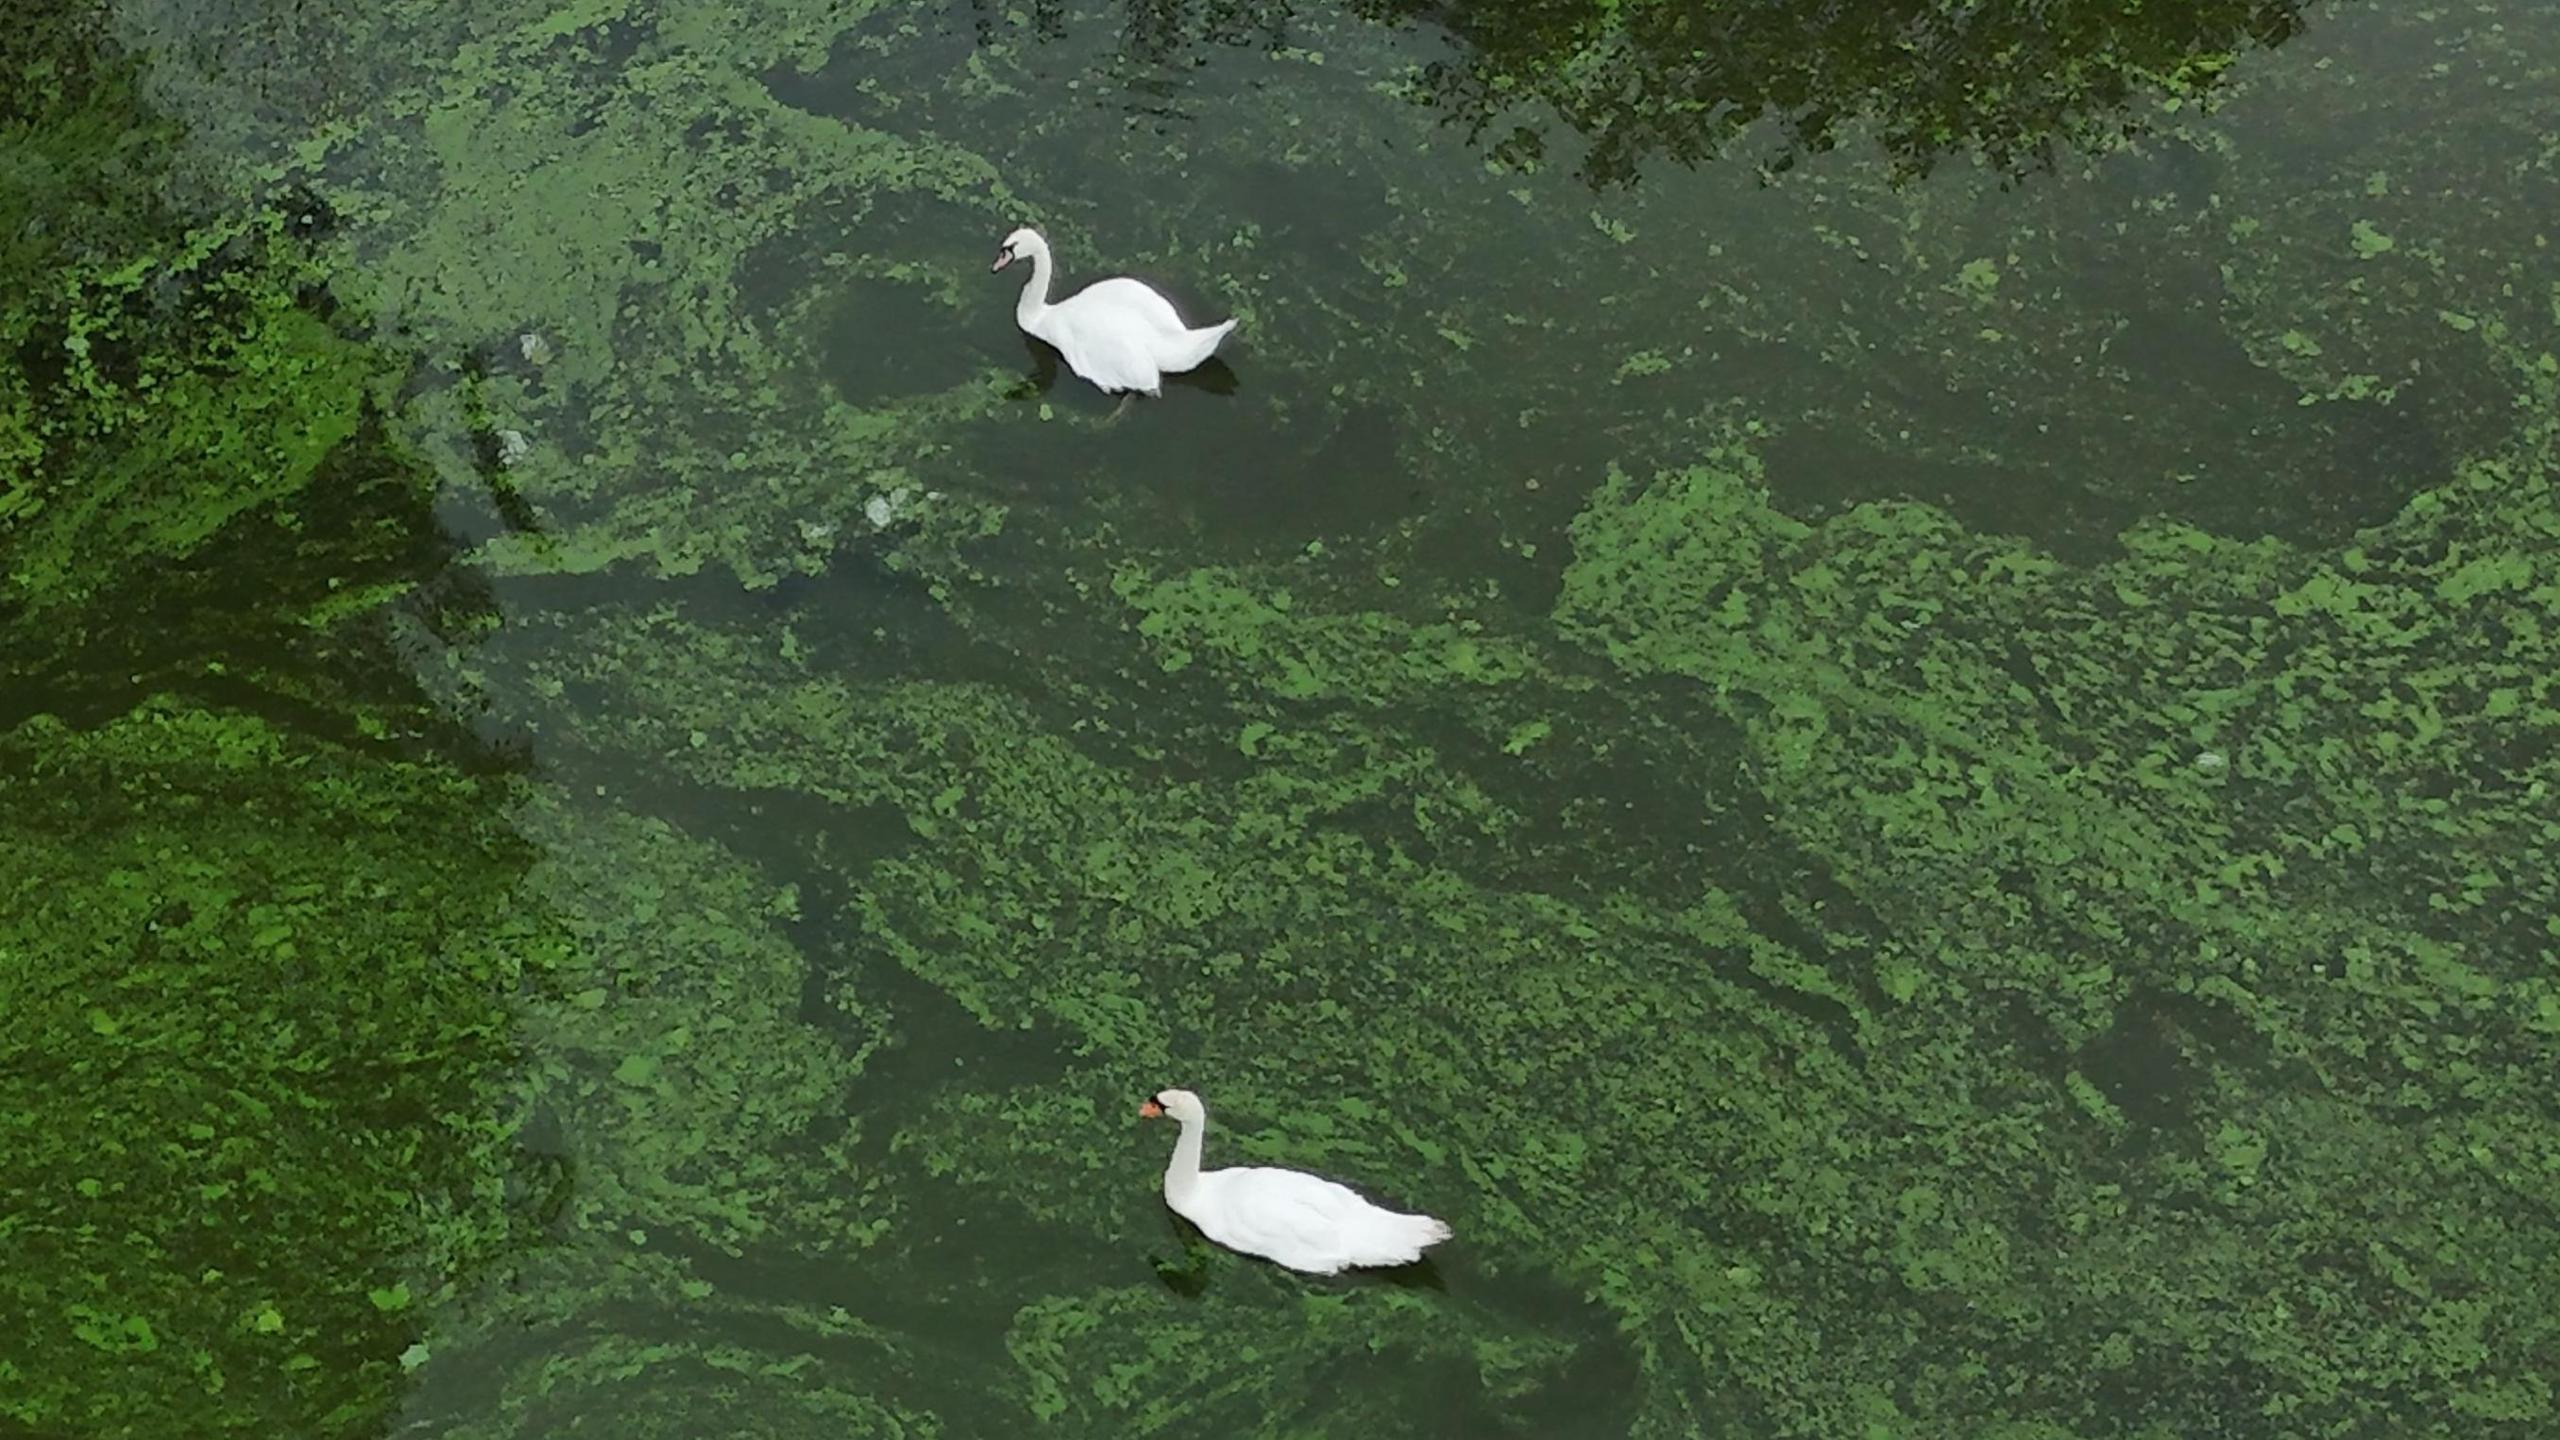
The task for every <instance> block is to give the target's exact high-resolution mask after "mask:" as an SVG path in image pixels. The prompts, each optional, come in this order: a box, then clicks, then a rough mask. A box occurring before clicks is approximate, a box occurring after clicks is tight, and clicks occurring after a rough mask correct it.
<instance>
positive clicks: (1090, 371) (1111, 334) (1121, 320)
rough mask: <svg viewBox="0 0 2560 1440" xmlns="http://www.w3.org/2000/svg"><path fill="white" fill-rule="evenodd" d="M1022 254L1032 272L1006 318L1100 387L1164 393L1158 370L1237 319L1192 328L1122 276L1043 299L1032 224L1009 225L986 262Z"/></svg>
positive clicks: (1200, 348)
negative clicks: (1053, 299)
mask: <svg viewBox="0 0 2560 1440" xmlns="http://www.w3.org/2000/svg"><path fill="white" fill-rule="evenodd" d="M1024 256H1029V257H1030V259H1031V278H1030V279H1029V280H1027V281H1025V282H1023V286H1022V298H1021V299H1020V300H1017V301H1015V302H1014V306H1013V318H1014V321H1015V323H1017V324H1019V325H1020V326H1021V327H1022V329H1023V333H1024V334H1027V335H1031V336H1033V337H1035V338H1038V339H1041V340H1046V341H1048V342H1049V343H1050V344H1051V345H1054V346H1056V347H1057V350H1058V353H1059V354H1061V355H1064V356H1065V357H1067V368H1068V369H1070V370H1073V371H1075V372H1076V373H1077V374H1078V375H1081V376H1083V377H1084V378H1086V379H1087V380H1090V381H1092V382H1093V383H1094V384H1096V385H1098V386H1100V387H1101V388H1102V392H1103V393H1104V394H1106V395H1109V394H1116V393H1118V392H1120V391H1123V390H1142V391H1145V392H1146V393H1147V394H1149V395H1161V394H1163V393H1164V377H1165V376H1167V375H1172V374H1179V373H1181V372H1182V371H1185V370H1188V369H1190V368H1192V367H1193V366H1195V365H1198V364H1199V363H1200V362H1201V361H1203V360H1206V359H1208V358H1209V352H1210V351H1212V350H1215V349H1217V348H1218V342H1219V341H1221V340H1224V339H1226V338H1227V332H1228V331H1230V330H1233V329H1234V328H1236V322H1234V321H1233V320H1229V321H1227V322H1226V323H1225V324H1223V325H1211V326H1209V327H1207V328H1206V329H1201V330H1194V329H1192V328H1190V327H1189V326H1187V325H1185V324H1183V323H1182V316H1181V315H1180V314H1179V313H1177V312H1176V311H1175V310H1174V308H1173V302H1172V301H1170V300H1167V299H1166V298H1164V297H1163V296H1162V295H1159V294H1157V293H1156V292H1155V291H1154V290H1153V289H1152V288H1150V287H1149V286H1147V285H1144V284H1141V283H1140V282H1138V281H1135V280H1131V279H1129V278H1127V277H1125V276H1123V277H1120V278H1116V279H1111V280H1097V281H1095V282H1093V283H1092V284H1090V285H1088V286H1086V287H1085V288H1083V289H1082V290H1079V291H1077V292H1076V293H1075V294H1073V295H1070V296H1068V297H1067V298H1066V299H1064V300H1061V301H1059V302H1058V303H1057V304H1055V305H1052V304H1050V303H1049V242H1048V241H1046V240H1043V239H1041V238H1040V232H1039V231H1037V230H1016V231H1014V232H1013V233H1012V234H1010V235H1007V236H1006V237H1004V248H1003V249H1001V250H998V251H997V252H996V263H995V264H994V265H992V266H990V267H988V268H989V269H991V270H1002V269H1003V268H1004V267H1006V266H1007V265H1010V264H1012V263H1013V262H1014V261H1016V260H1020V259H1022V258H1023V257H1024Z"/></svg>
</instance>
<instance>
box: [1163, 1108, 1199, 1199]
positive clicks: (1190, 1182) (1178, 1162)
mask: <svg viewBox="0 0 2560 1440" xmlns="http://www.w3.org/2000/svg"><path fill="white" fill-rule="evenodd" d="M1208 1131H1209V1121H1208V1117H1206V1116H1203V1117H1201V1118H1200V1119H1197V1120H1185V1121H1183V1122H1182V1138H1181V1139H1180V1140H1177V1141H1175V1142H1174V1145H1173V1163H1172V1164H1170V1165H1167V1166H1165V1167H1164V1198H1165V1199H1167V1200H1170V1201H1174V1202H1177V1203H1179V1202H1180V1201H1181V1199H1182V1197H1184V1196H1185V1195H1188V1194H1190V1193H1191V1192H1192V1191H1193V1190H1196V1189H1198V1188H1199V1186H1200V1139H1201V1137H1202V1136H1204V1135H1206V1134H1207V1133H1208Z"/></svg>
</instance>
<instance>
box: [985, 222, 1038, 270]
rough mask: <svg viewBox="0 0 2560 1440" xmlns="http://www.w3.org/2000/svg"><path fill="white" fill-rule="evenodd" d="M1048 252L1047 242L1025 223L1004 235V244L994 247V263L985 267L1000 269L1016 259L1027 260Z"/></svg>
mask: <svg viewBox="0 0 2560 1440" xmlns="http://www.w3.org/2000/svg"><path fill="white" fill-rule="evenodd" d="M1048 253H1049V242H1048V241H1046V240H1043V239H1041V238H1040V232H1039V231H1037V230H1034V229H1032V228H1031V227H1030V226H1028V225H1026V226H1024V227H1023V228H1021V229H1019V230H1016V231H1014V232H1013V233H1012V234H1010V235H1007V236H1006V237H1004V244H1002V245H1000V246H998V247H996V263H994V264H993V265H990V266H988V267H987V268H988V269H989V270H990V271H994V270H1001V269H1003V268H1004V267H1006V266H1007V265H1010V264H1012V263H1013V262H1014V261H1016V260H1028V259H1030V258H1031V257H1032V256H1034V255H1046V254H1048Z"/></svg>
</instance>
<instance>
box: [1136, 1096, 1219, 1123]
mask: <svg viewBox="0 0 2560 1440" xmlns="http://www.w3.org/2000/svg"><path fill="white" fill-rule="evenodd" d="M1138 1114H1139V1115H1141V1116H1143V1117H1144V1118H1146V1119H1149V1120H1153V1119H1156V1118H1158V1117H1159V1116H1164V1115H1170V1116H1172V1117H1173V1118H1174V1119H1176V1120H1179V1121H1181V1122H1182V1123H1183V1124H1185V1125H1194V1124H1198V1123H1199V1122H1200V1121H1203V1120H1206V1119H1208V1118H1209V1109H1208V1107H1207V1106H1205V1105H1202V1104H1201V1103H1200V1097H1199V1096H1197V1095H1194V1094H1192V1093H1191V1092H1190V1091H1188V1090H1159V1091H1157V1092H1156V1093H1155V1094H1154V1095H1152V1096H1150V1097H1149V1098H1148V1099H1147V1100H1146V1101H1145V1103H1143V1104H1141V1105H1139V1106H1138Z"/></svg>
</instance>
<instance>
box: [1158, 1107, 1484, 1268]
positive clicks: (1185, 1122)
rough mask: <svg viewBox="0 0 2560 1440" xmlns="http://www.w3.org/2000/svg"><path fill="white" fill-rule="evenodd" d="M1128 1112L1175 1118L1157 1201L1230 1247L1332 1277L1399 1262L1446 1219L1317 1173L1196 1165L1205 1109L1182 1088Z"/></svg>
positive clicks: (1442, 1228) (1443, 1231) (1437, 1235)
mask: <svg viewBox="0 0 2560 1440" xmlns="http://www.w3.org/2000/svg"><path fill="white" fill-rule="evenodd" d="M1138 1113H1139V1114H1141V1115H1144V1116H1146V1117H1147V1118H1149V1119H1153V1118H1155V1117H1156V1116H1159V1115H1170V1116H1172V1117H1173V1118H1174V1119H1176V1120H1178V1121H1180V1122H1181V1123H1182V1138H1181V1139H1180V1140H1177V1141H1175V1142H1174V1147H1173V1163H1172V1164H1170V1165H1168V1166H1166V1167H1165V1172H1164V1203H1165V1204H1167V1205H1169V1206H1171V1207H1172V1208H1173V1213H1175V1214H1176V1215H1179V1216H1181V1217H1182V1218H1183V1219H1185V1220H1188V1221H1190V1222H1191V1223H1192V1224H1194V1225H1197V1226H1199V1227H1200V1233H1201V1234H1203V1235H1206V1236H1208V1237H1209V1238H1210V1239H1212V1240H1215V1241H1217V1242H1218V1243H1219V1244H1221V1245H1224V1246H1226V1247H1227V1248H1228V1249H1230V1250H1240V1251H1242V1252H1244V1253H1245V1254H1247V1255H1259V1256H1261V1257H1263V1258H1264V1259H1266V1260H1276V1261H1278V1262H1279V1263H1281V1264H1283V1265H1286V1266H1288V1267H1289V1268H1290V1269H1292V1270H1304V1271H1306V1272H1308V1273H1309V1274H1313V1275H1333V1274H1338V1273H1340V1272H1342V1271H1344V1270H1348V1269H1351V1268H1353V1267H1354V1266H1362V1265H1409V1264H1411V1263H1413V1262H1414V1261H1416V1260H1419V1259H1421V1258H1422V1252H1423V1250H1424V1249H1426V1248H1427V1247H1429V1246H1433V1245H1437V1244H1439V1243H1440V1242H1441V1241H1443V1240H1446V1239H1448V1238H1449V1227H1448V1226H1447V1225H1445V1224H1442V1223H1441V1222H1440V1221H1438V1220H1434V1219H1432V1218H1431V1217H1430V1216H1428V1215H1406V1214H1401V1213H1399V1212H1397V1211H1394V1210H1389V1209H1386V1208H1384V1207H1382V1206H1378V1205H1372V1204H1370V1203H1369V1202H1368V1201H1367V1200H1364V1199H1362V1198H1361V1197H1360V1194H1359V1192H1358V1191H1355V1190H1353V1189H1352V1188H1351V1187H1350V1186H1347V1185H1338V1184H1335V1183H1334V1182H1333V1181H1331V1180H1327V1179H1325V1178H1324V1177H1323V1176H1321V1175H1309V1174H1307V1173H1306V1172H1304V1171H1302V1170H1278V1169H1272V1168H1268V1167H1264V1166H1248V1167H1243V1168H1239V1169H1233V1170H1211V1171H1207V1172H1205V1173H1204V1172H1203V1171H1202V1170H1201V1169H1200V1140H1201V1137H1202V1136H1203V1135H1204V1134H1206V1133H1207V1131H1208V1128H1209V1112H1208V1108H1207V1107H1206V1106H1204V1105H1202V1104H1201V1103H1200V1097H1199V1096H1197V1095H1194V1094H1192V1093H1191V1092H1190V1091H1188V1090H1167V1091H1164V1092H1163V1093H1161V1094H1159V1095H1157V1096H1156V1097H1155V1098H1154V1099H1152V1100H1149V1101H1148V1102H1147V1103H1146V1104H1144V1105H1142V1106H1140V1107H1139V1109H1138Z"/></svg>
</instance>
